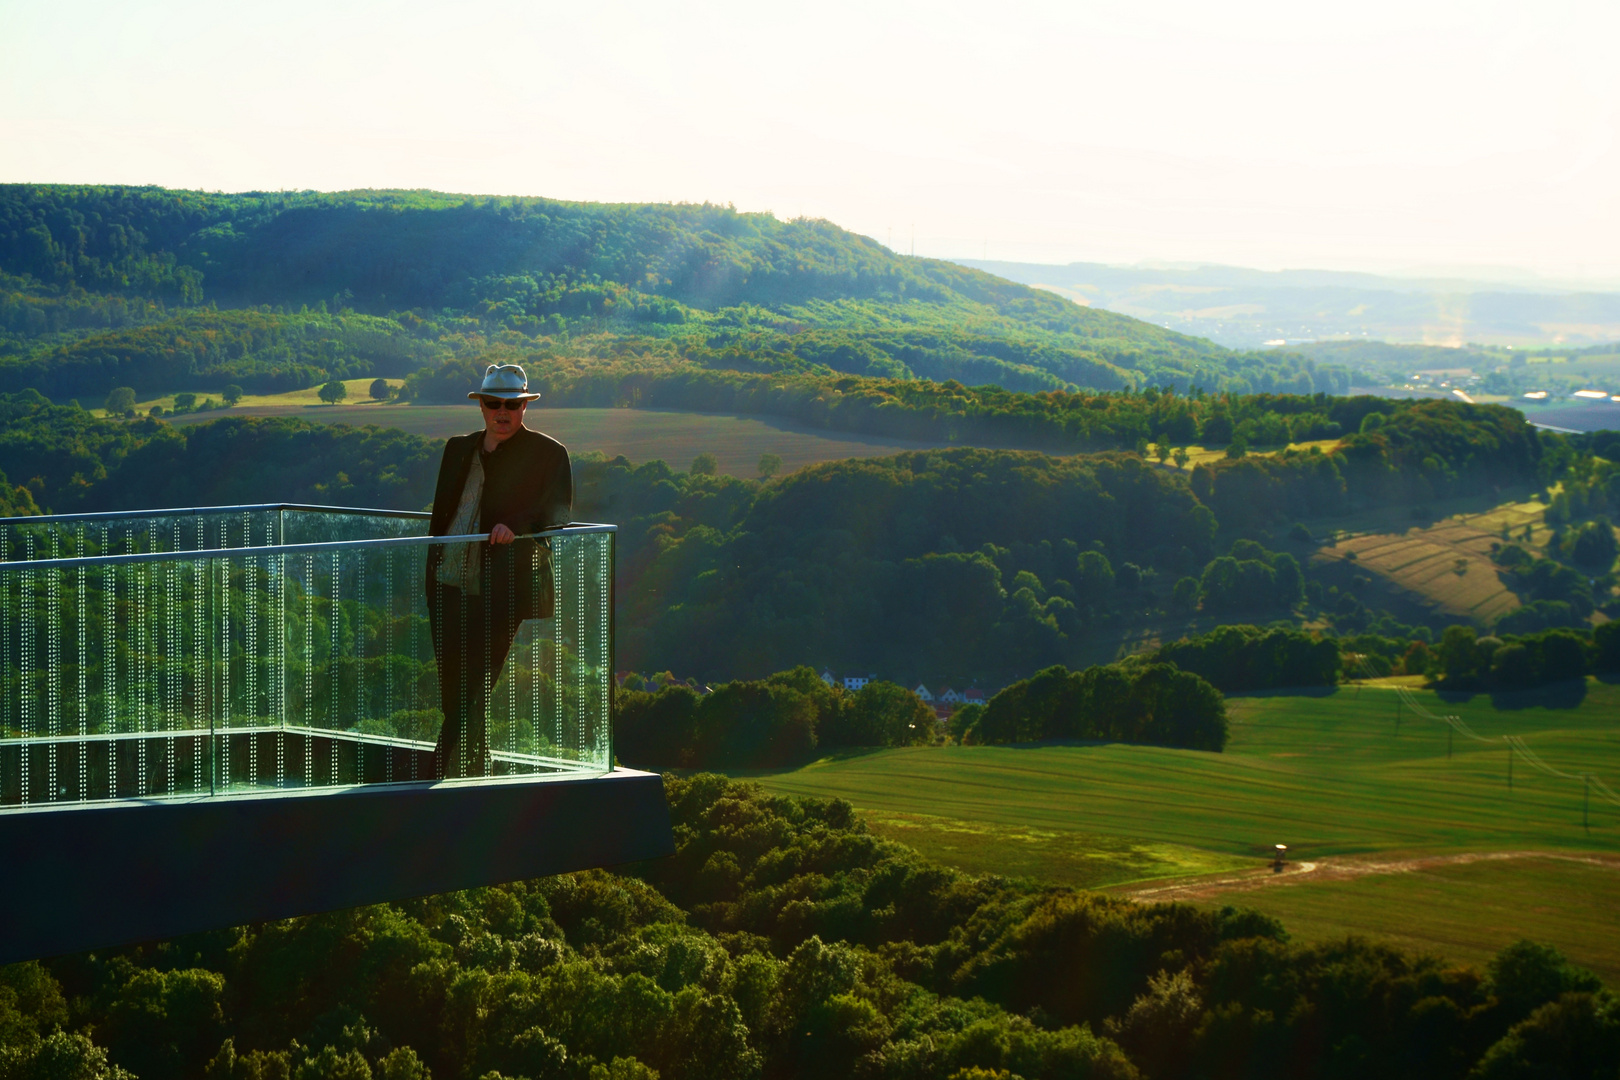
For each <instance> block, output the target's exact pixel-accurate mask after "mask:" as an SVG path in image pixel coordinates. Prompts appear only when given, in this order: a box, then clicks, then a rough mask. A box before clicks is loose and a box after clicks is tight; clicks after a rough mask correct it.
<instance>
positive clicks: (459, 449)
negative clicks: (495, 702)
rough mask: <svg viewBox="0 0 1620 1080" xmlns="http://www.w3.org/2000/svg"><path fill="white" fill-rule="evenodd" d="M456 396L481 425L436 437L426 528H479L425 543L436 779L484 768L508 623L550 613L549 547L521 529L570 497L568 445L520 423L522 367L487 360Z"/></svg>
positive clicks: (547, 522)
mask: <svg viewBox="0 0 1620 1080" xmlns="http://www.w3.org/2000/svg"><path fill="white" fill-rule="evenodd" d="M467 396H468V397H469V398H475V399H477V401H478V404H479V409H480V410H481V411H482V413H483V417H484V429H483V430H482V431H475V432H473V433H472V434H470V435H458V436H456V437H455V438H453V439H451V440H450V441H449V442H447V443H446V444H445V447H444V460H443V461H442V462H440V464H439V482H438V485H437V486H436V487H435V489H434V492H433V519H432V521H431V523H430V524H429V526H428V533H429V534H430V535H432V536H468V535H474V534H477V535H480V536H487V537H488V538H489V539H488V542H487V543H486V542H484V541H479V542H476V543H466V544H435V545H433V546H431V547H430V548H429V549H428V561H427V598H428V614H429V617H430V621H431V623H432V629H433V655H434V658H435V659H436V660H437V661H438V667H439V696H440V700H441V702H442V704H443V707H444V727H443V728H441V729H440V731H439V742H438V746H437V747H436V748H435V749H434V758H435V765H436V771H437V775H438V776H439V777H440V778H441V779H453V778H456V777H463V776H483V775H485V774H486V773H487V771H488V768H489V734H488V730H487V727H486V722H485V716H486V709H487V705H488V701H489V692H490V689H491V687H493V686H494V684H495V681H496V680H497V679H498V678H500V674H501V666H502V665H503V664H504V663H505V662H506V654H507V652H508V651H509V650H510V649H511V647H512V639H513V638H514V637H515V636H516V635H517V628H518V624H519V623H520V622H522V621H523V620H524V619H545V618H550V617H551V614H552V607H553V604H554V601H555V593H554V590H553V586H552V580H551V553H550V551H549V549H547V548H546V547H545V545H544V543H543V542H536V541H535V540H533V539H532V538H530V537H529V536H528V535H527V534H529V533H533V532H537V531H539V530H541V529H546V528H550V527H552V526H555V525H566V524H567V523H568V520H569V516H570V514H571V513H572V511H573V504H574V479H573V471H572V469H571V468H570V466H569V462H568V449H567V448H566V447H565V446H563V445H562V443H560V442H558V441H557V440H555V439H553V438H550V437H549V436H546V435H542V434H540V433H539V432H538V431H533V430H531V429H529V428H527V427H524V426H523V416H524V413H525V411H526V410H527V408H528V404H529V402H531V401H533V400H535V399H536V398H538V397H539V396H540V395H539V394H534V393H530V392H529V380H528V376H527V375H525V374H524V371H523V369H522V368H521V367H519V366H518V365H516V364H501V365H498V366H497V365H495V364H491V365H490V366H489V369H488V370H487V371H485V372H484V381H483V385H482V386H480V387H479V388H478V389H477V390H476V391H474V392H472V393H470V394H468V395H467ZM519 537H522V539H519Z"/></svg>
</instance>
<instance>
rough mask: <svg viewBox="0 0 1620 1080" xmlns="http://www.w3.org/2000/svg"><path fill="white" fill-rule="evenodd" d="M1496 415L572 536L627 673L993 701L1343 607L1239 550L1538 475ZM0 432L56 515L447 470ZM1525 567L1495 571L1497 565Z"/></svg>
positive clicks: (375, 499) (284, 442) (1100, 457)
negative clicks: (1369, 512)
mask: <svg viewBox="0 0 1620 1080" xmlns="http://www.w3.org/2000/svg"><path fill="white" fill-rule="evenodd" d="M1431 414H1437V415H1431ZM1367 415H1375V414H1373V413H1368V414H1367ZM1376 415H1383V414H1376ZM1504 417H1512V414H1510V413H1505V411H1502V410H1490V409H1483V410H1480V409H1476V408H1475V407H1471V406H1467V405H1464V404H1462V403H1457V404H1456V405H1450V404H1448V403H1443V402H1442V403H1429V402H1423V403H1419V404H1417V405H1413V406H1407V407H1401V408H1397V409H1395V410H1393V411H1392V412H1391V413H1390V414H1389V416H1388V419H1387V421H1386V422H1385V423H1384V424H1383V425H1382V426H1380V427H1378V428H1377V429H1376V430H1373V431H1369V432H1367V433H1365V434H1362V433H1358V434H1357V435H1355V436H1353V437H1351V438H1349V439H1346V440H1345V441H1344V443H1343V444H1342V447H1341V448H1340V449H1339V450H1336V451H1335V452H1332V453H1325V454H1324V453H1320V452H1318V453H1290V454H1284V455H1279V456H1277V457H1275V458H1268V459H1255V458H1253V457H1242V458H1231V459H1222V460H1219V461H1216V462H1214V463H1213V464H1211V465H1207V466H1200V467H1199V468H1198V469H1195V470H1193V471H1192V473H1191V474H1188V473H1187V472H1186V471H1185V470H1175V469H1170V468H1158V467H1155V466H1153V465H1151V464H1150V463H1148V462H1147V461H1144V460H1143V459H1142V457H1141V456H1139V455H1136V454H1130V453H1107V454H1094V455H1082V456H1074V457H1064V458H1054V457H1047V456H1043V455H1040V454H1037V453H1031V452H1015V451H1004V450H990V449H968V448H961V449H948V450H937V451H923V452H913V453H904V454H899V455H895V456H892V457H888V458H877V459H851V460H847V461H839V462H828V463H824V464H821V465H817V466H813V467H810V468H807V469H803V470H800V471H798V472H796V473H794V474H792V475H789V476H786V477H780V478H775V479H770V480H760V481H754V480H743V479H739V478H736V477H729V476H718V475H713V474H712V472H710V471H708V470H706V469H701V468H700V469H696V470H676V469H674V468H671V467H670V466H669V465H668V464H667V463H664V462H661V461H658V462H649V463H644V464H641V465H635V464H632V463H630V462H629V461H626V460H624V459H622V458H619V459H614V460H604V459H601V458H595V457H589V456H582V457H581V458H579V459H578V460H577V461H576V477H575V479H576V504H575V516H576V517H577V518H579V519H580V520H600V521H610V522H615V523H617V524H618V525H619V526H620V533H619V568H620V581H619V586H620V591H619V596H620V612H619V615H620V617H619V646H620V656H621V658H622V660H623V663H624V665H625V666H626V667H629V668H633V669H643V670H648V669H664V668H671V669H674V670H678V671H682V672H686V673H691V674H694V675H697V676H699V677H701V678H703V679H705V680H709V681H714V680H735V679H738V678H742V679H762V678H764V677H766V676H768V675H770V674H771V673H772V672H780V671H785V670H789V669H791V668H794V667H796V666H798V665H800V664H804V663H813V664H815V665H817V666H818V667H820V666H831V667H834V668H836V669H839V670H850V669H855V670H862V669H864V670H878V671H882V672H884V673H885V674H887V675H891V676H893V677H895V678H897V679H899V680H903V681H905V682H907V683H908V684H913V683H914V681H922V680H930V681H937V680H941V679H949V680H952V681H959V680H972V679H977V680H979V681H980V682H982V683H985V684H989V685H996V684H1004V683H1006V682H1008V681H1011V680H1012V679H1017V678H1021V677H1023V676H1025V675H1027V674H1029V672H1030V671H1032V670H1040V669H1042V668H1046V667H1049V666H1051V665H1053V664H1067V665H1069V666H1075V662H1076V659H1077V657H1078V655H1079V648H1080V646H1081V644H1082V643H1083V642H1084V641H1085V640H1086V639H1087V636H1088V635H1092V634H1095V633H1098V632H1101V631H1104V630H1107V629H1108V628H1110V627H1114V626H1118V625H1120V624H1122V623H1123V622H1124V621H1125V620H1134V619H1140V618H1143V617H1150V618H1153V619H1180V618H1187V619H1191V618H1194V617H1201V618H1218V619H1221V620H1222V621H1237V620H1239V619H1247V620H1250V621H1256V620H1258V621H1265V620H1266V619H1270V618H1289V619H1291V618H1294V617H1295V615H1296V613H1297V612H1298V611H1300V610H1302V607H1301V601H1300V591H1301V579H1302V577H1303V578H1304V582H1303V585H1304V592H1305V595H1306V601H1305V604H1306V605H1307V606H1309V607H1311V608H1312V609H1313V610H1315V609H1317V608H1324V607H1329V606H1331V605H1332V604H1333V603H1334V602H1335V601H1334V600H1333V592H1337V586H1332V587H1331V591H1328V590H1324V587H1323V585H1324V583H1323V580H1322V579H1321V578H1320V576H1319V575H1318V573H1317V571H1314V570H1313V571H1311V572H1309V573H1307V572H1306V570H1305V568H1304V567H1303V566H1302V565H1301V559H1300V557H1296V555H1295V554H1294V553H1293V552H1292V551H1284V550H1273V549H1272V548H1271V547H1268V546H1266V545H1265V544H1262V543H1260V542H1259V541H1256V540H1251V539H1248V536H1250V535H1261V536H1268V537H1272V539H1270V540H1269V543H1272V544H1276V543H1277V541H1276V539H1275V538H1274V537H1275V533H1274V530H1278V531H1286V532H1287V534H1288V535H1289V537H1290V538H1289V540H1288V543H1290V544H1293V545H1295V548H1296V549H1297V551H1298V552H1299V553H1300V556H1301V557H1303V556H1304V555H1306V554H1308V552H1309V551H1310V550H1311V546H1312V544H1314V541H1313V540H1312V539H1311V538H1310V536H1309V533H1308V531H1306V532H1305V533H1304V534H1303V536H1304V538H1303V539H1298V538H1295V537H1293V533H1294V532H1295V531H1296V530H1293V529H1288V530H1283V525H1284V523H1286V522H1288V521H1290V520H1291V519H1292V518H1293V517H1294V516H1295V515H1296V514H1298V513H1299V510H1300V506H1301V505H1304V504H1309V503H1310V502H1311V501H1312V500H1318V501H1321V502H1324V503H1328V504H1332V505H1337V506H1341V507H1343V506H1355V505H1360V504H1361V503H1362V502H1377V501H1383V500H1386V499H1390V498H1396V499H1401V498H1404V499H1417V500H1422V499H1427V498H1428V497H1430V496H1431V495H1433V494H1435V487H1436V486H1437V485H1439V486H1440V487H1441V488H1442V490H1444V491H1446V492H1450V493H1466V492H1470V491H1477V490H1479V489H1481V488H1485V486H1486V485H1487V484H1489V485H1494V484H1495V483H1497V482H1501V481H1505V480H1507V479H1509V478H1514V477H1519V478H1523V477H1530V478H1532V479H1534V478H1537V477H1539V476H1540V475H1541V472H1540V470H1542V468H1543V466H1544V465H1545V461H1544V460H1543V458H1544V455H1543V450H1544V449H1545V445H1546V444H1544V442H1543V440H1542V439H1539V438H1538V437H1537V436H1536V435H1535V434H1534V433H1533V432H1529V433H1526V432H1524V431H1520V430H1519V429H1518V428H1515V427H1514V426H1513V425H1512V424H1510V423H1507V422H1506V421H1505V420H1504ZM0 421H3V425H4V426H3V428H0V470H3V471H4V473H5V474H6V475H7V476H8V477H10V478H11V482H12V483H13V484H15V485H19V486H21V487H22V488H24V489H26V490H27V491H28V492H29V497H30V498H31V499H32V501H33V504H34V505H36V506H39V507H49V508H50V509H51V510H53V511H56V512H90V511H98V510H115V509H136V508H143V507H161V506H177V505H187V506H194V505H227V504H233V503H257V502H264V501H290V502H313V503H326V504H333V505H364V506H382V507H397V508H402V509H421V508H423V507H424V506H425V505H426V504H427V503H428V501H429V500H430V498H431V491H432V487H431V485H432V483H433V477H434V476H435V475H436V472H437V463H438V458H439V456H440V452H441V447H440V446H439V445H438V444H437V443H435V442H433V441H430V440H427V439H423V438H420V437H417V436H413V435H408V434H406V433H404V432H400V431H397V430H387V429H379V428H374V427H366V428H358V429H357V428H348V427H343V426H326V425H317V424H311V423H308V422H306V421H301V420H291V419H284V420H255V419H244V418H231V417H226V418H224V419H221V420H218V421H214V422H211V423H205V424H196V425H191V426H187V427H184V428H174V427H170V426H169V425H167V424H165V423H162V422H160V421H157V420H153V419H150V418H142V419H140V420H137V421H131V422H105V421H99V420H96V419H95V418H94V417H92V416H91V415H90V414H89V413H87V412H85V411H83V410H81V409H75V408H72V407H70V406H57V405H52V404H50V403H49V402H48V401H47V400H45V399H44V398H43V397H41V396H40V395H38V394H37V393H33V392H24V393H20V394H12V395H0ZM538 422H539V423H540V424H541V426H543V419H541V420H539V421H538ZM1519 427H1524V425H1522V422H1519ZM1456 446H1465V447H1466V448H1467V451H1466V454H1465V455H1464V456H1465V457H1466V459H1467V460H1466V461H1464V462H1461V463H1460V464H1461V466H1462V467H1453V468H1452V469H1451V473H1450V475H1449V476H1448V475H1442V474H1441V473H1439V472H1436V473H1435V474H1434V480H1433V482H1429V481H1427V480H1425V473H1424V468H1423V466H1422V462H1423V460H1424V459H1426V458H1429V457H1435V456H1437V455H1438V454H1441V453H1450V452H1451V451H1452V450H1454V449H1455V448H1456ZM1548 456H1550V455H1548ZM1498 478H1500V480H1499V479H1498ZM1419 481H1424V482H1423V483H1419ZM1485 489H1486V490H1489V488H1485ZM1416 505H1420V506H1421V505H1422V503H1417V504H1416ZM1580 528H1583V529H1584V528H1585V526H1584V525H1583V526H1580ZM1229 537H1235V539H1232V540H1230V541H1228V540H1227V539H1225V538H1229ZM1515 550H1517V551H1520V553H1521V554H1523V553H1522V549H1519V548H1518V547H1517V545H1515V544H1511V543H1509V544H1504V545H1502V546H1501V547H1500V548H1499V551H1498V553H1497V557H1498V558H1499V559H1500V560H1503V564H1502V565H1505V564H1506V563H1507V562H1513V561H1514V560H1515V559H1517V558H1518V556H1516V555H1514V553H1513V552H1514V551H1515ZM1554 550H1555V552H1556V550H1557V549H1556V548H1555V549H1554ZM1571 550H1572V551H1573V547H1572V548H1571ZM1526 559H1528V556H1526ZM1513 573H1514V574H1515V580H1516V581H1517V582H1518V586H1517V587H1518V588H1519V589H1520V591H1521V595H1523V596H1524V597H1525V598H1526V600H1528V601H1529V603H1528V604H1527V605H1526V607H1525V608H1522V609H1520V611H1521V612H1524V614H1514V615H1510V616H1509V617H1508V621H1506V622H1504V623H1502V624H1499V625H1498V627H1497V628H1496V629H1497V630H1498V632H1499V633H1532V632H1537V631H1539V630H1541V629H1545V628H1548V627H1550V626H1553V625H1567V624H1568V623H1570V622H1574V621H1578V620H1579V619H1582V618H1584V617H1585V616H1586V615H1587V614H1590V612H1591V611H1592V610H1593V606H1594V605H1595V604H1596V603H1598V602H1599V600H1601V599H1603V598H1602V597H1600V596H1598V595H1597V592H1596V591H1595V590H1594V588H1593V586H1592V585H1591V584H1590V582H1589V579H1588V573H1589V571H1585V572H1583V571H1582V570H1581V569H1579V568H1577V567H1572V566H1567V565H1565V564H1564V563H1563V562H1561V561H1559V560H1558V559H1528V561H1527V562H1526V563H1525V564H1524V565H1523V566H1520V567H1519V568H1518V569H1516V570H1514V571H1513ZM1608 580H1609V579H1607V578H1602V577H1600V581H1601V582H1603V584H1602V585H1600V587H1599V588H1600V589H1601V590H1606V589H1607V588H1608V585H1607V582H1608ZM1337 603H1338V604H1339V606H1340V607H1344V608H1345V610H1344V611H1340V610H1338V609H1337V608H1334V609H1333V610H1327V611H1324V615H1325V617H1326V618H1327V619H1329V620H1330V621H1331V622H1333V623H1334V624H1335V625H1337V626H1338V627H1339V628H1340V631H1341V632H1346V631H1358V632H1359V630H1361V629H1363V628H1370V626H1371V625H1373V624H1376V626H1377V627H1378V628H1380V630H1381V632H1385V633H1386V634H1390V635H1392V636H1400V637H1406V638H1411V637H1412V636H1413V634H1414V633H1415V630H1414V628H1411V627H1407V626H1405V625H1404V624H1401V625H1400V626H1399V627H1397V626H1396V625H1395V624H1393V623H1391V622H1390V621H1389V620H1388V619H1385V618H1383V617H1380V619H1378V620H1372V619H1369V618H1368V617H1367V614H1366V612H1365V610H1364V609H1363V608H1362V606H1361V604H1360V602H1359V601H1357V600H1356V599H1355V598H1354V597H1353V596H1352V595H1350V594H1349V593H1338V598H1337ZM1559 605H1563V606H1562V607H1560V606H1559ZM1515 620H1516V621H1515ZM1537 620H1539V624H1537ZM1532 624H1534V625H1532ZM1433 629H1434V630H1435V631H1436V632H1438V631H1440V630H1443V629H1444V627H1443V625H1441V626H1435V627H1434V628H1433ZM1431 640H1432V639H1431ZM715 643H721V645H723V647H717V645H716V644H715Z"/></svg>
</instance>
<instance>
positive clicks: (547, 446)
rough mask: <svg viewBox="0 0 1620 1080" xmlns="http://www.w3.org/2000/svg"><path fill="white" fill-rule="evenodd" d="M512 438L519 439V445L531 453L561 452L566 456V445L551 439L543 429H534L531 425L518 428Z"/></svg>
mask: <svg viewBox="0 0 1620 1080" xmlns="http://www.w3.org/2000/svg"><path fill="white" fill-rule="evenodd" d="M514 438H516V439H519V440H521V445H522V446H523V448H524V449H525V450H527V451H528V452H529V453H531V454H561V455H562V456H564V457H567V456H568V447H566V446H564V445H563V444H562V443H560V442H558V441H557V440H556V439H553V438H552V437H551V436H550V435H547V434H546V433H545V432H543V431H536V430H534V428H532V427H522V428H519V429H518V431H517V434H516V435H515V436H514Z"/></svg>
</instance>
